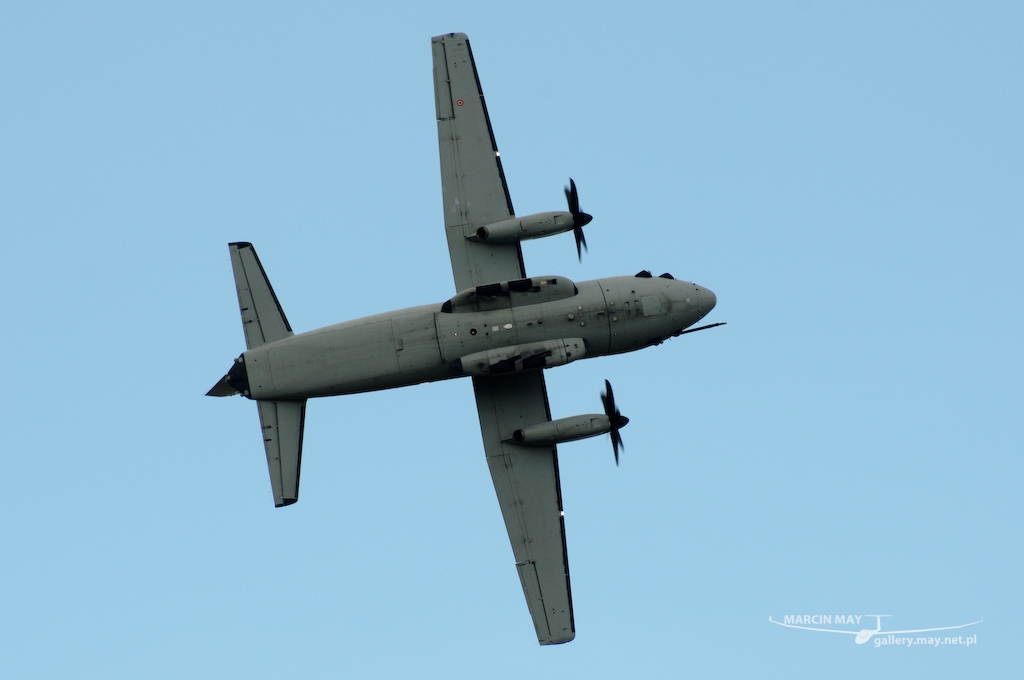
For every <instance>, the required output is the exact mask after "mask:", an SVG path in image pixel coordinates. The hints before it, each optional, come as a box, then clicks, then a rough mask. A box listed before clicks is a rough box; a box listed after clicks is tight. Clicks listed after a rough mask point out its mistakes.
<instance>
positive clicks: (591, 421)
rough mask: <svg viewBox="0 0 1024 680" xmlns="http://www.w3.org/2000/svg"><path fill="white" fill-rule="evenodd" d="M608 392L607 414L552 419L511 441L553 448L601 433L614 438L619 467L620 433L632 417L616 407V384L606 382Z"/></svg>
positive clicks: (605, 398)
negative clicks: (608, 434)
mask: <svg viewBox="0 0 1024 680" xmlns="http://www.w3.org/2000/svg"><path fill="white" fill-rule="evenodd" d="M604 387H605V391H604V393H603V394H602V395H601V403H602V404H604V415H601V414H599V413H588V414H585V415H582V416H571V417H569V418H559V419H558V420H549V421H548V422H546V423H537V424H536V425H530V426H529V427H524V428H522V429H520V430H516V431H515V432H513V433H512V438H511V439H507V440H505V441H510V442H512V443H514V444H518V445H520V446H551V445H552V444H561V443H562V442H571V441H576V440H577V439H586V438H587V437H596V436H597V435H599V434H605V433H610V434H611V435H612V450H613V451H614V452H615V464H616V465H618V464H619V449H620V448H622V436H621V435H620V434H619V430H620V429H622V428H623V427H625V426H626V425H627V424H628V423H629V418H627V417H626V416H624V415H622V414H621V413H620V412H619V409H618V408H616V406H615V394H614V393H613V392H612V384H611V383H610V382H608V381H607V380H605V381H604Z"/></svg>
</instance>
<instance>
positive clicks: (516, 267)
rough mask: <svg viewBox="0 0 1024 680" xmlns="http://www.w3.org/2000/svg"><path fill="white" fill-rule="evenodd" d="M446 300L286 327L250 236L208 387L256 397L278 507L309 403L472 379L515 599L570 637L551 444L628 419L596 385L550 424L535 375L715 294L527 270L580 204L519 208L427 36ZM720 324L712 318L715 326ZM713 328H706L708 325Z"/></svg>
mask: <svg viewBox="0 0 1024 680" xmlns="http://www.w3.org/2000/svg"><path fill="white" fill-rule="evenodd" d="M432 48H433V55H434V95H435V104H436V107H437V132H438V143H439V146H440V152H441V184H442V191H443V197H444V226H445V234H446V235H447V238H448V251H449V254H450V255H451V264H452V273H453V274H454V276H455V289H456V291H457V294H456V295H455V296H454V297H452V298H451V299H450V300H448V301H446V302H443V303H437V304H431V305H423V306H421V307H410V308H408V309H401V310H398V311H395V312H388V313H386V314H378V315H375V316H369V317H366V318H363V319H356V320H355V321H347V322H345V323H340V324H336V325H334V326H327V327H325V328H320V329H317V330H313V331H308V332H305V333H300V334H298V335H295V334H294V333H293V332H292V327H291V325H289V323H288V319H287V318H286V317H285V314H284V310H283V309H282V308H281V304H280V303H279V302H278V300H277V296H276V295H275V294H274V290H273V288H271V286H270V282H269V281H268V280H267V275H266V272H264V271H263V267H262V265H261V264H260V261H259V258H257V256H256V251H255V250H254V249H253V246H252V244H250V243H231V244H230V245H229V250H230V254H231V265H232V268H233V270H234V277H235V287H236V290H237V293H238V304H239V307H240V308H241V313H242V326H243V328H244V330H245V341H246V347H247V348H248V349H247V351H245V352H243V353H242V354H241V356H239V357H238V358H237V359H235V363H234V365H233V366H232V367H231V370H230V371H228V373H227V375H225V376H224V377H223V378H222V379H221V380H220V381H219V382H218V383H217V384H216V385H215V386H214V387H213V389H211V390H210V392H209V395H210V396H218V397H221V396H230V395H235V394H242V395H244V396H246V397H248V398H249V399H252V400H255V401H256V406H257V409H258V411H259V416H260V424H261V425H262V428H263V430H262V431H263V441H264V445H265V448H266V454H267V465H268V466H269V468H270V482H271V487H272V489H273V493H274V503H275V505H276V506H278V507H280V506H284V505H289V504H291V503H294V502H296V501H297V500H298V498H299V472H300V465H301V462H302V428H303V420H304V416H305V409H306V400H307V399H309V398H311V397H327V396H332V395H340V394H355V393H358V392H368V391H371V390H383V389H389V388H392V387H402V386H405V385H417V384H419V383H423V382H429V381H434V380H447V379H449V378H459V377H462V376H471V377H472V379H473V389H474V391H475V392H476V404H477V409H478V411H479V415H480V429H481V432H482V434H483V442H484V452H485V453H486V457H487V464H488V467H489V468H490V471H491V477H492V479H493V480H494V488H495V491H496V492H497V494H498V504H499V505H500V506H501V512H502V515H503V516H504V519H505V528H506V529H507V530H508V535H509V539H510V540H511V542H512V552H513V554H514V555H515V560H516V569H517V570H518V571H519V578H520V580H521V581H522V586H523V592H524V594H525V595H526V602H527V605H528V606H529V610H530V614H531V616H532V617H533V623H534V626H535V628H536V631H537V638H538V640H539V641H540V643H541V644H542V645H547V644H557V643H561V642H568V641H569V640H572V639H573V637H574V635H575V632H574V631H575V627H574V624H573V614H572V596H571V594H570V589H569V566H568V561H567V556H566V548H565V525H564V520H563V516H564V513H563V512H562V498H561V491H560V488H559V480H558V454H557V451H556V445H557V444H559V443H561V442H567V441H572V440H575V439H582V438H584V437H592V436H595V435H600V434H605V433H610V434H611V436H612V444H613V448H614V451H615V457H616V462H618V453H619V446H620V441H621V440H620V438H619V432H618V431H619V428H621V427H622V426H623V425H625V424H626V422H627V420H626V418H625V417H624V416H622V415H621V414H620V413H619V412H618V409H616V407H615V398H614V395H613V393H612V388H611V385H610V384H608V383H607V381H606V391H605V394H604V395H603V399H604V404H605V413H604V414H590V415H581V416H574V417H571V418H562V419H559V420H555V421H552V420H551V411H550V409H549V407H548V398H547V391H546V389H545V386H544V373H543V370H542V369H545V368H551V367H553V366H561V365H563V364H567V363H569V362H571V361H576V360H577V359H583V358H588V357H599V356H604V355H608V354H618V353H620V352H630V351H632V350H636V349H641V348H643V347H648V346H650V345H657V344H659V343H661V342H663V341H664V340H665V339H667V338H669V337H673V336H677V335H681V334H682V333H684V332H685V333H689V332H692V331H694V330H701V329H697V328H694V329H690V330H686V329H688V328H689V327H690V326H692V325H693V324H694V323H696V322H697V321H699V320H700V319H702V318H703V317H704V316H705V315H706V314H707V313H708V312H710V311H711V309H712V308H713V307H714V306H715V295H714V293H712V292H711V291H710V290H708V289H706V288H702V287H700V286H698V285H696V284H693V283H688V282H685V281H677V280H675V279H674V278H672V276H670V275H668V274H662V275H661V276H658V277H655V276H652V275H651V273H650V272H646V271H645V272H641V273H639V274H637V275H636V276H620V277H612V278H605V279H599V280H596V281H584V282H581V283H573V282H572V281H570V280H569V279H567V278H565V277H562V276H530V277H528V276H527V275H526V267H525V265H524V264H523V254H522V250H521V248H520V241H523V240H526V239H534V238H540V237H543V236H551V235H553V234H558V233H562V232H567V231H572V232H573V233H574V234H575V236H576V248H577V256H581V255H582V251H581V250H580V246H581V245H583V246H585V245H586V241H585V239H584V237H583V227H584V225H586V224H587V223H588V222H590V220H591V217H590V215H587V214H586V213H583V212H581V211H580V209H579V198H578V195H577V192H576V185H575V183H574V182H572V181H571V180H570V187H567V188H566V198H567V199H568V202H569V210H568V211H562V212H547V213H540V214H536V215H527V216H525V217H517V216H516V214H515V211H513V209H512V199H511V198H510V197H509V193H508V187H507V185H506V184H505V175H504V172H503V171H502V167H501V157H500V156H499V154H498V147H497V145H496V144H495V141H494V133H493V132H492V130H491V123H490V119H489V118H488V115H487V107H486V105H485V103H484V97H483V93H482V91H481V89H480V79H479V78H478V76H477V71H476V66H475V64H474V62H473V53H472V51H471V50H470V47H469V40H468V39H467V37H466V36H465V35H464V34H462V33H450V34H448V35H443V36H438V37H436V38H433V40H432ZM712 325H715V326H717V325H720V324H712ZM707 327H710V326H705V327H704V328H707Z"/></svg>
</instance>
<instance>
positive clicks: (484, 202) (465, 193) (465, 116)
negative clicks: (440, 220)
mask: <svg viewBox="0 0 1024 680" xmlns="http://www.w3.org/2000/svg"><path fill="white" fill-rule="evenodd" d="M431 47H432V48H433V52H434V102H435V105H436V108H437V141H438V146H439V148H440V151H441V193H442V194H443V196H444V228H445V232H446V234H447V236H448V252H449V254H450V255H451V260H452V274H454V276H455V290H456V292H460V291H463V290H466V289H467V288H472V287H473V286H477V285H480V284H482V283H496V282H498V281H512V280H515V279H522V278H526V268H525V267H524V266H523V254H522V250H521V249H520V247H519V244H518V243H516V244H507V245H494V244H484V243H480V242H477V241H468V240H466V237H467V236H473V235H474V234H475V233H476V230H477V229H478V228H480V227H482V226H484V225H487V224H492V223H494V222H500V221H501V220H507V219H509V218H510V217H513V216H515V211H514V210H513V209H512V199H511V198H510V197H509V194H508V186H507V185H506V184H505V172H504V170H502V168H501V156H500V155H498V145H497V143H496V142H495V141H494V132H493V131H492V130H491V119H490V118H489V117H488V115H487V104H486V103H485V102H484V93H483V91H482V90H481V89H480V79H479V77H478V76H477V72H476V64H475V63H474V62H473V51H472V50H471V49H470V48H469V38H467V37H466V34H465V33H449V34H447V35H440V36H437V37H436V38H433V40H432V41H431Z"/></svg>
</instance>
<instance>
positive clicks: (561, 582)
mask: <svg viewBox="0 0 1024 680" xmlns="http://www.w3.org/2000/svg"><path fill="white" fill-rule="evenodd" d="M431 47H432V48H433V55H434V95H435V103H436V106H437V138H438V146H439V148H440V153H441V188H442V193H443V196H444V226H445V233H446V234H447V237H448V252H449V254H450V255H451V261H452V274H453V275H454V277H455V289H456V291H463V290H466V289H467V288H472V287H474V286H479V285H482V284H485V283H496V282H499V281H511V280H516V279H522V278H525V277H526V268H525V267H524V266H523V256H522V251H521V250H520V248H519V245H518V244H514V245H511V244H510V245H495V244H490V243H488V244H485V243H480V242H477V241H470V240H467V237H468V236H472V235H474V234H475V233H476V230H477V229H478V228H479V227H482V226H484V225H487V224H492V223H494V222H500V221H501V220H506V219H508V218H510V217H513V216H514V215H515V213H514V212H513V210H512V199H511V198H510V197H509V193H508V187H507V186H506V184H505V174H504V171H503V170H502V168H501V157H500V156H499V155H498V146H497V144H496V143H495V141H494V133H493V131H492V130H491V121H490V119H489V118H488V116H487V105H486V103H485V102H484V95H483V92H482V91H481V89H480V79H479V77H478V76H477V72H476V65H475V63H474V62H473V52H472V51H471V50H470V47H469V39H468V38H467V37H466V35H465V34H463V33H449V34H447V35H442V36H438V37H436V38H434V39H433V40H432V41H431ZM473 389H474V390H475V392H476V406H477V411H478V412H479V414H480V431H481V433H482V435H483V440H484V452H485V453H486V455H487V465H488V467H489V468H490V471H491V479H492V480H493V481H494V489H495V491H496V492H497V494H498V505H499V506H501V514H502V516H503V517H504V519H505V528H506V529H507V530H508V537H509V540H510V541H511V543H512V552H513V554H514V555H515V560H516V569H518V571H519V578H520V580H521V581H522V584H523V593H524V594H525V595H526V603H527V605H528V606H529V608H530V615H531V616H532V617H533V624H534V627H535V628H536V630H537V639H538V640H539V641H540V643H541V644H542V645H547V644H557V643H560V642H568V641H569V640H572V639H573V637H574V636H575V632H574V626H573V616H572V595H571V592H570V589H569V563H568V559H567V557H566V550H565V524H564V520H563V515H562V493H561V489H560V488H559V482H558V453H557V451H556V449H555V447H554V446H550V447H547V448H545V447H523V446H516V445H514V444H510V443H507V442H506V441H505V440H507V439H511V437H512V433H513V432H514V431H515V430H517V429H519V428H521V427H524V426H527V425H535V424H537V423H542V422H546V421H548V420H551V412H550V409H549V408H548V396H547V390H546V388H545V386H544V375H543V373H542V372H541V371H529V372H525V373H513V374H511V375H504V376H496V377H480V378H473Z"/></svg>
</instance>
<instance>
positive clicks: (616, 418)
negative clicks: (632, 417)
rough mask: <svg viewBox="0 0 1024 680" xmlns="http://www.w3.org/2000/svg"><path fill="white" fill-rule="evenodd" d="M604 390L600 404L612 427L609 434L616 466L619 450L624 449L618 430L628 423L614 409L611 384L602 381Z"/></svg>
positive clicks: (624, 417)
mask: <svg viewBox="0 0 1024 680" xmlns="http://www.w3.org/2000/svg"><path fill="white" fill-rule="evenodd" d="M604 389H605V391H604V392H603V393H602V394H601V403H602V404H604V413H605V415H607V416H608V421H609V422H610V423H611V426H612V429H611V431H610V432H609V434H611V436H612V450H613V451H614V452H615V465H618V464H619V449H625V448H626V445H625V444H623V443H622V435H621V434H619V430H620V429H622V428H623V427H625V426H626V425H627V424H628V423H629V418H627V417H626V416H624V415H622V414H621V413H619V409H617V408H616V407H615V393H614V392H612V384H611V383H610V382H608V381H607V380H605V381H604Z"/></svg>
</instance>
